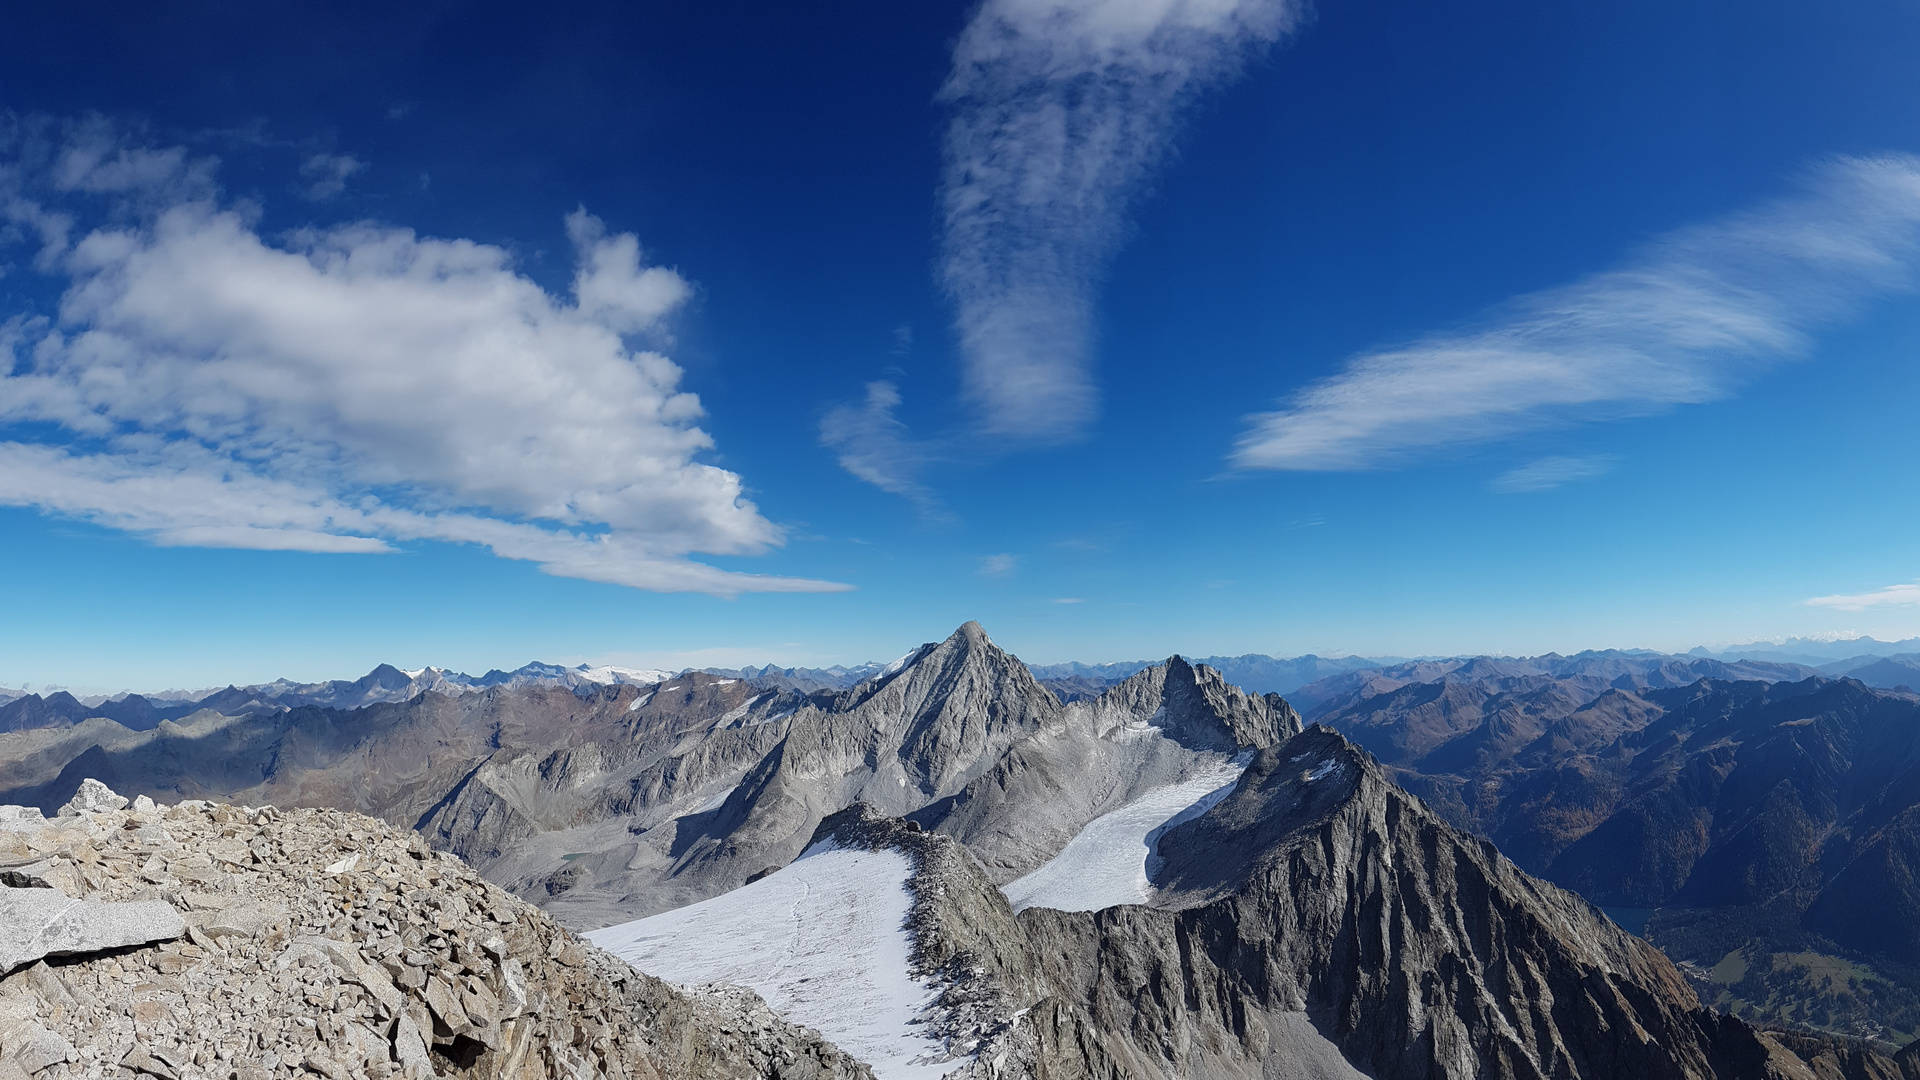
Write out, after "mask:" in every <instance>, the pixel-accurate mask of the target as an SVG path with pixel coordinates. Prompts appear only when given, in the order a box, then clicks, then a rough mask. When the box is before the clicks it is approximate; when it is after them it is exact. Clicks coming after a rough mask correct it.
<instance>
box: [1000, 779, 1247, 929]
mask: <svg viewBox="0 0 1920 1080" xmlns="http://www.w3.org/2000/svg"><path fill="white" fill-rule="evenodd" d="M1249 760H1250V755H1246V754H1242V755H1241V756H1239V757H1237V758H1235V759H1233V760H1232V761H1225V762H1221V763H1220V764H1218V765H1215V766H1213V767H1212V768H1209V769H1207V770H1205V771H1204V772H1202V773H1201V774H1200V775H1198V776H1196V777H1194V778H1193V779H1191V780H1188V781H1185V782H1184V783H1179V784H1169V785H1168V786H1166V787H1161V788H1155V789H1153V790H1152V791H1149V792H1147V793H1146V794H1144V795H1142V796H1140V797H1139V798H1137V799H1135V800H1134V801H1132V802H1130V803H1128V804H1127V805H1125V806H1122V807H1121V808H1119V809H1118V810H1111V811H1108V812H1107V813H1105V814H1102V815H1100V816H1099V817H1097V818H1094V819H1093V820H1092V821H1089V822H1087V824H1086V826H1085V827H1083V828H1082V829H1081V830H1080V832H1079V834H1078V835H1076V836H1075V837H1074V838H1073V839H1072V840H1070V841H1068V842H1067V846H1066V847H1064V848H1062V849H1060V854H1058V855H1055V856H1054V857H1053V858H1052V859H1050V860H1048V861H1047V863H1046V865H1044V866H1042V867H1040V868H1039V869H1038V870H1035V871H1034V872H1032V873H1030V874H1028V875H1026V876H1025V877H1021V878H1017V879H1015V880H1013V881H1010V882H1008V883H1007V884H1006V885H1004V886H1002V887H1001V890H1000V891H1001V892H1003V893H1005V894H1006V896H1007V901H1008V902H1009V903H1011V904H1012V905H1013V910H1015V911H1021V910H1024V909H1026V908H1030V907H1044V908H1052V909H1054V910H1055V911H1099V910H1100V909H1102V908H1110V907H1114V906H1115V905H1118V904H1144V903H1146V902H1147V900H1148V898H1149V897H1150V896H1151V895H1152V892H1153V881H1152V871H1154V870H1156V869H1158V863H1159V856H1157V855H1155V854H1154V852H1153V848H1154V845H1155V844H1156V843H1158V842H1159V840H1160V834H1161V833H1162V832H1164V831H1165V830H1167V829H1169V828H1172V827H1173V826H1175V825H1178V824H1180V823H1182V822H1185V821H1190V820H1192V819H1193V818H1196V817H1199V816H1200V815H1201V814H1204V813H1206V812H1207V811H1208V810H1210V809H1212V808H1213V806H1214V804H1216V803H1218V802H1219V801H1220V800H1221V799H1224V798H1226V797H1227V795H1228V794H1229V793H1230V792H1232V791H1233V785H1234V782H1235V781H1236V780H1238V779H1239V778H1240V774H1241V773H1242V772H1244V771H1245V770H1246V767H1247V762H1248V761H1249Z"/></svg>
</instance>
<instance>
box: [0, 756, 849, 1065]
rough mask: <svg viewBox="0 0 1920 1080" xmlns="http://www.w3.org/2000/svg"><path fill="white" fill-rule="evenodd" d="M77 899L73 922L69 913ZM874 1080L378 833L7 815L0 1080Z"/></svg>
mask: <svg viewBox="0 0 1920 1080" xmlns="http://www.w3.org/2000/svg"><path fill="white" fill-rule="evenodd" d="M69 898H70V899H69ZM311 1075H318V1076H321V1077H325V1078H327V1080H427V1078H429V1077H433V1076H456V1077H461V1078H474V1080H494V1078H502V1080H504V1078H514V1080H548V1078H555V1080H558V1078H566V1080H574V1078H580V1080H584V1078H586V1077H601V1076H605V1077H612V1078H616V1080H654V1078H662V1080H665V1078H676V1077H689V1078H706V1077H714V1078H719V1077H740V1076H765V1077H779V1078H811V1077H819V1078H822V1080H825V1078H830V1077H831V1078H839V1077H866V1078H870V1077H871V1075H872V1074H871V1072H870V1071H869V1070H868V1069H867V1067H866V1066H864V1065H862V1064H860V1063H859V1062H856V1061H854V1060H853V1059H851V1058H848V1057H847V1056H846V1055H845V1054H843V1053H841V1052H840V1051H839V1050H838V1049H836V1048H834V1047H833V1046H832V1045H831V1044H829V1043H826V1042H825V1041H823V1040H822V1039H821V1038H820V1036H819V1034H818V1033H817V1032H814V1031H812V1030H811V1029H807V1028H802V1027H798V1026H795V1025H792V1024H789V1023H787V1022H785V1021H783V1020H780V1019H779V1018H777V1017H776V1016H774V1015H773V1013H772V1012H771V1011H770V1010H768V1008H767V1007H766V1005H765V1004H764V1003H763V1002H762V1001H761V1000H760V999H759V998H758V997H757V996H755V995H754V994H753V993H751V992H750V991H745V990H739V989H734V988H720V987H714V988H705V989H700V990H692V991H684V990H681V989H676V988H674V987H672V986H669V985H668V984H666V983H663V982H661V981H660V980H658V979H654V978H652V977H650V976H647V975H643V974H641V973H639V972H636V971H634V970H632V969H631V968H629V967H628V966H627V965H626V964H624V963H623V962H621V961H620V960H618V959H616V958H614V957H612V956H610V955H608V954H606V953H604V952H601V951H599V950H598V949H595V948H593V947H592V946H590V945H587V944H586V943H585V942H583V941H581V940H580V939H579V938H577V937H575V936H574V935H573V934H571V933H569V932H568V931H566V930H564V929H562V928H561V927H560V926H559V925H558V924H556V923H555V922H554V921H553V920H552V919H550V918H548V917H547V916H546V915H545V914H543V913H542V912H540V911H539V910H538V909H537V908H534V907H532V906H531V905H529V904H526V903H525V902H523V901H521V900H519V899H517V898H515V897H513V896H511V895H510V894H508V893H506V892H505V891H503V890H501V889H500V888H498V887H496V886H494V885H492V884H489V883H488V882H486V881H483V880H482V879H481V878H480V877H479V876H478V875H476V874H475V873H474V872H473V871H472V870H470V869H469V868H468V867H467V866H466V865H465V864H464V863H462V862H460V861H459V860H458V859H457V858H455V857H453V856H451V855H447V854H444V853H436V852H434V851H432V850H430V849H429V848H428V847H427V845H426V844H425V843H424V842H423V841H422V840H421V839H420V838H419V837H418V836H417V835H414V834H412V833H408V832H405V831H403V830H399V829H395V828H394V827H392V826H390V825H387V824H386V823H384V822H381V821H378V820H376V819H373V818H367V817H361V816H359V815H355V814H347V813H341V812H338V811H330V810H296V811H288V812H280V811H277V810H275V809H273V808H271V807H261V808H252V807H236V806H227V805H220V804H213V803H207V802H199V801H189V802H183V803H181V804H179V805H178V806H172V807H161V806H156V805H154V804H153V803H152V802H151V801H150V800H148V799H146V798H144V797H143V798H140V799H138V800H135V801H134V803H133V804H131V805H129V804H128V802H127V800H126V799H124V798H121V797H120V796H117V795H114V794H113V793H112V792H111V791H108V790H107V789H106V788H105V786H104V785H100V784H97V783H95V782H92V781H89V782H88V784H87V785H86V786H84V787H83V788H82V790H81V793H80V794H79V796H77V797H76V798H75V800H74V802H73V803H71V804H69V805H68V806H67V807H66V808H64V809H63V811H62V813H61V815H60V816H59V817H57V818H54V819H53V820H51V821H48V820H44V819H42V817H41V815H40V813H39V811H37V810H32V809H24V810H23V809H21V808H18V807H5V808H0V1080H24V1078H25V1077H28V1076H32V1077H34V1078H35V1080H68V1078H75V1080H77V1078H79V1077H87V1078H89V1080H94V1078H101V1077H115V1078H126V1080H131V1078H133V1077H143V1078H145V1077H151V1078H155V1080H202V1078H206V1080H270V1078H286V1077H294V1078H302V1080H305V1078H309V1077H310V1076H311Z"/></svg>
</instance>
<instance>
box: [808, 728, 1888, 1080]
mask: <svg viewBox="0 0 1920 1080" xmlns="http://www.w3.org/2000/svg"><path fill="white" fill-rule="evenodd" d="M913 824H914V823H912V822H902V821H898V820H890V819H886V818H884V817H883V816H881V815H879V814H878V813H877V812H875V811H873V810H871V809H870V808H866V807H856V808H854V809H852V810H849V811H846V812H844V813H843V814H840V815H836V816H835V817H832V818H829V819H827V821H825V822H823V824H822V826H821V830H820V836H822V837H824V836H827V835H831V836H832V837H833V838H834V839H835V840H836V841H837V842H839V843H841V844H844V845H857V846H870V847H878V846H892V847H897V848H899V849H900V850H903V851H906V852H908V853H909V854H910V855H911V856H912V857H913V859H914V863H915V867H916V872H915V876H914V878H913V880H912V882H911V884H910V888H911V889H912V890H913V893H914V897H915V902H914V908H913V917H912V923H911V926H912V929H913V932H914V935H915V942H916V961H917V963H918V964H919V965H920V967H919V971H918V972H917V973H918V974H920V975H922V976H923V977H932V978H937V979H939V980H941V981H942V983H943V985H944V987H945V990H944V992H943V995H942V999H941V1001H942V1004H943V1006H944V1007H945V1008H946V1009H947V1016H948V1019H947V1020H945V1021H941V1022H943V1023H945V1024H946V1025H947V1028H946V1030H948V1031H949V1032H950V1033H951V1037H952V1038H955V1039H959V1040H963V1041H962V1042H961V1043H960V1044H959V1045H962V1046H965V1045H974V1046H976V1047H977V1048H978V1056H977V1058H976V1059H975V1060H974V1061H973V1062H972V1063H971V1064H970V1065H969V1066H968V1070H969V1072H970V1074H971V1075H975V1076H981V1077H1006V1076H1046V1077H1121V1076H1126V1077H1147V1078H1151V1077H1169V1078H1170V1077H1181V1076H1209V1077H1271V1076H1289V1077H1294V1076H1298V1077H1315V1078H1346V1080H1351V1078H1356V1077H1362V1076H1365V1077H1372V1078H1375V1080H1402V1078H1405V1080H1414V1078H1421V1080H1425V1078H1435V1077H1446V1078H1460V1080H1465V1078H1477V1077H1493V1078H1527V1080H1535V1078H1538V1080H1546V1078H1548V1077H1555V1078H1583V1077H1591V1078H1600V1077H1608V1078H1610V1077H1618V1076H1645V1077H1651V1078H1676V1080H1678V1078H1688V1080H1706V1078H1714V1080H1734V1078H1764V1077H1777V1078H1785V1077H1795V1078H1798V1077H1803V1076H1814V1075H1825V1074H1824V1073H1819V1074H1816V1073H1815V1072H1814V1071H1812V1068H1813V1067H1812V1066H1809V1065H1808V1064H1807V1062H1806V1061H1803V1060H1802V1059H1801V1058H1800V1057H1798V1056H1797V1055H1796V1054H1795V1053H1793V1052H1792V1051H1791V1050H1789V1049H1788V1048H1787V1047H1786V1046H1785V1045H1783V1043H1782V1042H1781V1041H1780V1040H1779V1039H1777V1038H1776V1037H1774V1036H1772V1035H1769V1034H1766V1033H1758V1032H1755V1031H1754V1030H1753V1029H1751V1028H1749V1027H1747V1026H1746V1025H1745V1024H1743V1023H1741V1022H1740V1021H1738V1020H1735V1019H1732V1018H1728V1017H1722V1016H1719V1015H1718V1014H1715V1013H1713V1012H1711V1011H1709V1010H1706V1009H1703V1008H1701V1007H1700V1005H1699V1003H1698V1000H1697V999H1696V998H1695V997H1694V995H1693V993H1692V991H1691V990H1690V989H1689V987H1688V985H1687V983H1686V982H1685V980H1684V979H1683V978H1682V977H1681V976H1680V974H1679V972H1678V971H1676V970H1675V968H1674V967H1673V965H1672V964H1671V963H1669V962H1668V961H1667V960H1666V958H1665V957H1664V956H1662V955H1661V954H1660V953H1659V952H1658V951H1657V950H1655V949H1653V948H1652V947H1651V946H1649V945H1647V944H1646V943H1645V942H1644V941H1641V940H1639V939H1637V938H1634V937H1632V936H1631V935H1628V934H1626V933H1625V932H1624V931H1622V930H1620V929H1619V928H1618V927H1616V926H1614V925H1613V924H1612V923H1611V922H1609V921H1608V920H1607V919H1606V918H1605V917H1604V916H1603V915H1602V914H1601V913H1600V912H1599V911H1598V910H1597V909H1595V908H1593V907H1592V906H1591V905H1589V904H1588V903H1586V902H1585V901H1583V900H1581V899H1580V898H1578V897H1577V896H1574V895H1573V894H1571V893H1568V892H1566V891H1564V890H1561V889H1559V888H1557V887H1555V886H1553V885H1549V884H1547V883H1545V882H1541V881H1537V880H1535V879H1532V878H1530V877H1528V876H1527V875H1526V874H1525V873H1523V872H1521V871H1520V870H1519V869H1518V868H1517V867H1515V866H1514V865H1513V864H1512V863H1511V862H1509V861H1508V860H1506V859H1505V858H1503V857H1501V856H1500V855H1499V853H1498V852H1497V851H1496V850H1494V849H1493V847H1492V845H1490V844H1488V843H1486V842H1484V841H1481V840H1477V839H1474V838H1472V837H1469V836H1467V835H1464V834H1462V833H1460V832H1458V831H1456V830H1454V829H1453V828H1452V827H1451V826H1449V825H1448V824H1447V823H1446V822H1445V821H1443V820H1441V819H1440V818H1439V817H1438V816H1436V815H1434V814H1433V813H1432V812H1430V811H1428V810H1427V809H1426V808H1425V807H1423V806H1421V805H1420V804H1419V802H1418V801H1417V800H1415V799H1413V798H1411V797H1409V796H1407V795H1406V794H1405V793H1404V792H1403V791H1401V790H1400V789H1398V788H1397V787H1395V786H1394V785H1393V784H1392V783H1391V782H1390V781H1388V779H1387V778H1386V776H1385V774H1384V772H1383V771H1382V770H1381V768H1380V766H1379V765H1378V763H1377V762H1375V761H1373V760H1372V758H1371V757H1370V756H1368V755H1367V754H1366V753H1365V752H1363V751H1360V750H1359V749H1357V748H1356V747H1354V746H1352V745H1351V744H1350V743H1347V742H1346V741H1345V740H1344V739H1342V738H1341V737H1340V736H1339V735H1337V734H1334V733H1333V732H1330V731H1327V730H1325V729H1322V728H1317V727H1316V728H1312V729H1309V730H1308V731H1306V732H1304V733H1302V734H1299V735H1297V736H1295V737H1293V738H1292V739H1290V740H1288V741H1287V742H1285V743H1283V744H1281V745H1279V746H1276V747H1271V748H1269V749H1267V750H1264V751H1261V752H1260V753H1259V754H1258V755H1257V756H1256V757H1255V758H1254V760H1253V763H1252V764H1251V765H1250V766H1249V767H1248V769H1247V771H1246V772H1245V773H1244V774H1243V776H1242V778H1241V780H1240V782H1239V783H1238V785H1237V786H1236V788H1235V790H1234V792H1233V793H1232V794H1231V795H1230V796H1228V797H1227V798H1226V799H1225V800H1224V801H1222V802H1220V803H1219V804H1218V805H1216V806H1215V807H1214V808H1213V809H1212V810H1210V811H1209V812H1207V813H1206V814H1203V815H1201V816H1200V817H1198V818H1196V819H1195V820H1193V821H1191V822H1189V823H1187V824H1184V825H1181V826H1176V827H1174V828H1172V829H1170V830H1168V831H1167V832H1166V833H1165V834H1163V836H1162V839H1161V841H1160V845H1159V855H1160V856H1161V858H1162V859H1163V860H1164V862H1163V863H1162V866H1161V869H1160V871H1159V872H1158V874H1157V875H1156V877H1155V881H1154V884H1155V886H1156V888H1155V892H1154V896H1153V898H1152V901H1151V902H1150V903H1149V904H1146V905H1125V906H1120V907H1112V908H1107V909H1105V910H1102V911H1098V912H1073V913H1068V912H1059V911H1050V910H1046V909H1043V908H1029V909H1026V910H1024V911H1022V912H1020V913H1019V915H1017V916H1015V915H1014V914H1013V912H1012V910H1011V908H1010V907H1009V906H1008V905H1007V903H1006V900H1005V898H1004V897H1003V896H1001V895H1000V894H999V892H998V890H997V889H994V888H993V887H992V885H991V880H990V878H989V877H988V875H987V873H986V871H985V870H984V869H983V868H982V867H981V866H980V865H979V864H978V863H977V862H975V861H974V860H973V859H972V858H971V857H970V856H969V854H968V853H967V851H966V849H965V848H963V847H961V846H960V845H958V844H955V843H953V842H952V841H951V840H950V839H949V838H947V837H944V836H940V835H937V834H932V833H926V832H922V831H914V829H913ZM1803 1049H1804V1047H1803ZM1817 1049H1818V1051H1819V1053H1821V1054H1826V1055H1827V1058H1825V1059H1823V1061H1825V1062H1826V1064H1825V1065H1823V1066H1822V1067H1823V1068H1824V1067H1826V1066H1828V1065H1833V1064H1834V1063H1837V1062H1842V1061H1843V1060H1844V1061H1852V1060H1854V1059H1853V1058H1847V1057H1845V1054H1842V1053H1840V1052H1839V1051H1836V1050H1835V1049H1834V1048H1833V1047H1832V1046H1828V1045H1825V1044H1822V1046H1821V1047H1819V1048H1817ZM1810 1052H1811V1051H1810ZM1849 1052H1851V1051H1849ZM1860 1054H1864V1055H1865V1056H1864V1057H1861V1056H1859V1055H1858V1054H1857V1055H1856V1057H1859V1062H1865V1063H1866V1064H1865V1065H1862V1066H1861V1067H1871V1068H1875V1069H1884V1070H1892V1071H1889V1072H1885V1073H1884V1075H1886V1076H1889V1077H1892V1076H1900V1075H1901V1073H1900V1072H1899V1066H1898V1064H1896V1063H1895V1062H1894V1061H1892V1059H1890V1058H1887V1057H1885V1056H1884V1055H1878V1054H1874V1053H1872V1052H1870V1051H1866V1050H1862V1051H1860ZM1816 1056H1818V1055H1816ZM1856 1064H1858V1062H1856ZM1836 1075H1852V1074H1851V1073H1837V1074H1836ZM1861 1075H1862V1076H1868V1075H1880V1074H1876V1073H1862V1074H1861Z"/></svg>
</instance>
